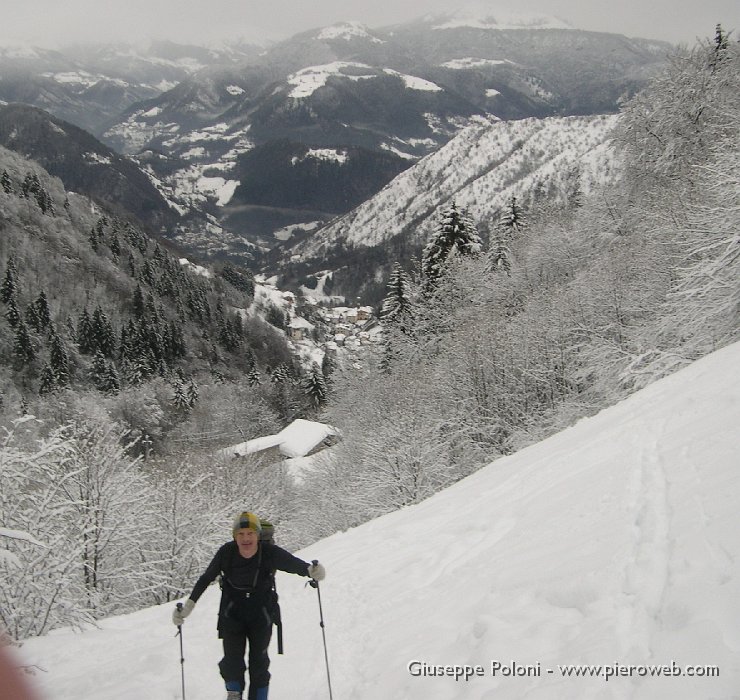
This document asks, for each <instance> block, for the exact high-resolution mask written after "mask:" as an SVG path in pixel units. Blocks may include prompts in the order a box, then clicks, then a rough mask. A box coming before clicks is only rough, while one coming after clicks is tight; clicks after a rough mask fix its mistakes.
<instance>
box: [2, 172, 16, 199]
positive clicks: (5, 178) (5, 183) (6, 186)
mask: <svg viewBox="0 0 740 700" xmlns="http://www.w3.org/2000/svg"><path fill="white" fill-rule="evenodd" d="M0 186H2V188H3V192H5V194H13V182H12V181H11V179H10V175H8V171H7V170H3V174H2V175H0Z"/></svg>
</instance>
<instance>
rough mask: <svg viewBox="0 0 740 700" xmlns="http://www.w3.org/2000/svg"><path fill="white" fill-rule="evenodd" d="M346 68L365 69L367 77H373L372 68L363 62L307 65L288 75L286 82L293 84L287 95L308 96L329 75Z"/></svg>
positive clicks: (319, 86) (320, 85)
mask: <svg viewBox="0 0 740 700" xmlns="http://www.w3.org/2000/svg"><path fill="white" fill-rule="evenodd" d="M347 69H352V70H356V69H360V70H367V71H369V72H370V75H368V77H374V71H373V69H372V68H370V66H367V65H365V64H364V63H354V62H346V61H334V62H332V63H326V64H324V65H320V66H309V67H307V68H303V69H302V70H299V71H298V72H297V73H294V74H293V75H291V76H289V77H288V84H289V85H292V86H293V89H292V90H291V91H290V93H289V94H288V97H293V98H295V99H299V98H303V97H310V96H311V95H313V93H314V92H316V90H318V89H319V88H321V87H324V85H326V81H327V80H328V79H329V77H330V76H332V75H342V74H343V72H344V71H345V70H347ZM345 77H348V76H345ZM352 77H354V78H357V77H359V76H357V75H354V76H352Z"/></svg>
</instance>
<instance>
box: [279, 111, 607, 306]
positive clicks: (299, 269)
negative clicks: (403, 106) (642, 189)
mask: <svg viewBox="0 0 740 700" xmlns="http://www.w3.org/2000/svg"><path fill="white" fill-rule="evenodd" d="M617 120H618V117H617V116H606V115H600V116H594V117H552V118H548V119H522V120H517V121H492V120H487V119H481V120H479V121H478V123H476V124H474V125H472V126H470V127H468V128H467V129H464V130H463V131H461V132H460V133H459V134H458V135H457V136H456V137H455V138H454V139H452V140H451V141H450V142H449V143H448V144H446V145H445V146H443V147H441V148H440V149H439V150H438V151H436V152H435V153H433V154H431V155H429V156H427V157H426V158H424V159H422V160H421V161H419V162H418V163H417V164H415V165H414V166H412V167H411V168H409V169H408V170H406V171H405V172H403V173H401V174H400V175H398V176H397V177H396V178H394V179H393V180H392V181H391V182H390V183H388V185H386V186H385V187H384V188H383V189H382V190H381V191H380V192H379V193H378V194H376V195H375V196H374V197H372V198H371V199H368V200H367V201H365V202H363V203H362V204H361V205H360V206H358V207H357V208H356V209H354V210H353V211H351V212H349V213H348V214H345V215H344V216H342V217H337V218H336V219H335V220H334V221H332V222H331V223H330V224H328V225H327V226H324V227H323V228H320V229H319V230H318V231H316V232H315V233H314V234H313V235H311V236H310V237H305V236H296V237H295V238H288V239H287V240H286V241H285V242H284V243H282V244H280V245H279V246H278V247H277V248H276V249H275V251H274V252H273V254H272V255H271V256H270V264H271V265H272V266H273V267H274V269H276V270H281V271H282V272H283V274H284V275H285V282H286V284H296V283H299V284H300V283H305V281H306V280H307V279H310V278H311V277H312V276H315V275H318V276H323V275H325V274H326V270H327V269H328V270H333V271H334V273H333V275H332V279H333V283H334V290H335V293H338V294H346V295H347V296H349V297H351V298H353V297H354V296H356V295H358V294H363V295H367V294H368V293H370V294H373V293H377V290H376V289H375V286H374V283H375V281H376V280H377V279H379V278H381V279H387V275H388V273H389V271H390V267H391V266H392V265H393V263H394V262H395V261H396V260H399V259H400V260H402V261H404V262H407V261H408V260H409V259H410V258H411V257H412V256H413V255H418V254H419V252H420V250H421V248H422V247H423V245H424V243H426V241H427V240H428V239H429V236H430V235H431V233H432V232H433V230H434V229H435V227H436V226H437V225H438V221H439V216H440V213H441V212H442V211H443V210H444V209H445V208H447V207H448V206H449V205H450V204H451V203H452V202H455V203H456V204H457V205H458V206H459V207H461V208H465V209H468V211H469V212H470V215H471V216H472V218H473V220H474V221H475V223H476V224H477V225H478V226H479V228H480V229H481V231H482V232H483V233H484V234H485V233H486V232H487V229H488V227H489V226H490V225H491V223H492V222H494V221H496V220H497V219H498V217H499V215H500V212H501V211H502V210H503V209H504V207H505V206H506V204H507V203H508V202H509V201H510V200H511V198H512V196H514V197H516V198H517V200H518V201H519V202H520V203H521V206H523V207H524V208H525V209H530V208H531V207H532V206H534V205H541V204H542V203H543V202H545V201H548V202H551V203H558V202H560V203H564V202H566V201H567V200H568V199H569V198H570V197H573V196H574V195H575V194H576V193H577V192H579V193H581V194H583V195H587V194H588V193H590V192H591V191H593V190H594V189H595V188H596V187H597V186H599V185H602V184H605V183H607V182H609V181H610V180H611V179H612V178H613V177H614V176H615V155H614V153H613V151H612V148H611V146H610V139H611V131H612V130H613V129H614V126H615V125H616V124H617ZM451 163H454V164H455V167H450V164H451ZM359 259H362V260H363V262H364V265H363V267H362V269H358V268H357V266H356V265H353V264H352V263H353V262H354V261H356V260H359ZM345 266H347V267H345ZM381 293H382V292H381Z"/></svg>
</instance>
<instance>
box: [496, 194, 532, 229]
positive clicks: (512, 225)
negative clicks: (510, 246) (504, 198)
mask: <svg viewBox="0 0 740 700" xmlns="http://www.w3.org/2000/svg"><path fill="white" fill-rule="evenodd" d="M526 224H527V220H526V217H525V215H524V210H523V209H522V207H521V206H520V205H519V202H518V201H517V198H516V197H515V196H514V195H512V197H511V199H510V200H509V202H508V205H507V207H506V208H505V209H504V210H503V212H501V216H500V217H499V220H498V229H499V230H501V231H502V232H503V234H504V238H505V239H511V238H513V237H514V236H515V235H516V234H518V233H520V232H521V231H522V230H523V229H524V227H525V226H526Z"/></svg>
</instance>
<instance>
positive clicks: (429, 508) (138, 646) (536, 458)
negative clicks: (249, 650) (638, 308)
mask: <svg viewBox="0 0 740 700" xmlns="http://www.w3.org/2000/svg"><path fill="white" fill-rule="evenodd" d="M738 363H740V345H738V344H735V345H732V346H729V347H727V348H725V349H723V350H720V351H718V352H715V353H714V354H712V355H710V356H708V357H706V358H704V359H702V360H699V361H697V362H695V363H694V364H693V365H691V366H689V367H687V368H686V369H684V370H682V371H680V372H678V373H676V374H674V375H672V376H670V377H668V378H666V379H663V380H661V381H659V382H656V383H655V384H653V385H651V386H650V387H648V388H646V389H644V390H642V391H640V392H638V393H636V394H635V395H633V396H632V397H631V398H629V399H627V400H626V401H623V402H622V403H620V404H618V405H616V406H613V407H611V408H608V409H606V410H604V411H602V412H601V413H600V414H598V415H596V416H594V417H593V418H590V419H587V420H582V421H581V422H579V423H578V424H577V425H575V426H574V427H572V428H570V429H568V430H566V431H564V432H562V433H560V434H557V435H555V436H553V437H552V438H550V439H548V440H545V441H544V442H542V443H539V444H536V445H533V446H531V447H529V448H527V449H524V450H522V451H521V452H519V453H516V454H514V455H511V456H509V457H506V458H502V459H499V460H498V461H496V462H494V463H492V464H490V465H489V466H487V467H486V468H484V469H482V470H481V471H479V472H477V473H476V474H474V475H472V476H470V477H468V478H467V479H465V480H463V481H462V482H459V483H458V484H456V485H454V486H452V487H450V488H448V489H447V490H445V491H443V492H440V493H438V494H436V495H435V496H433V497H432V498H430V499H428V500H427V501H425V502H423V503H420V504H418V505H415V506H412V507H408V508H405V509H403V510H401V511H397V512H394V513H392V514H389V515H387V516H384V517H382V518H379V519H377V520H375V521H373V522H370V523H367V524H365V525H362V526H360V527H358V528H356V529H353V530H351V531H348V532H343V533H339V534H336V535H334V536H332V537H330V538H328V539H326V540H323V541H320V542H316V543H315V544H314V545H312V546H311V547H308V548H307V549H306V550H305V551H304V552H302V553H299V554H300V555H301V556H303V557H304V558H306V559H312V558H318V559H320V560H321V561H322V562H323V563H324V564H325V565H326V567H327V570H328V576H327V579H326V581H325V582H324V583H323V584H322V587H321V593H322V600H323V610H324V616H325V620H326V628H325V630H326V637H327V642H328V651H329V660H330V664H331V678H332V684H333V690H334V696H335V697H340V698H341V697H351V698H356V699H357V700H363V699H367V700H375V699H376V698H378V697H385V696H389V697H403V698H407V699H408V700H421V699H422V698H423V699H424V700H430V699H431V700H437V699H438V700H453V699H460V700H463V699H464V700H472V699H477V698H480V699H481V700H482V699H483V698H490V697H492V696H493V695H495V697H497V698H504V699H506V698H510V699H511V700H514V699H518V698H522V697H525V696H526V697H537V698H540V699H542V700H561V699H562V698H565V697H567V698H574V699H576V700H577V699H581V698H582V699H584V700H585V699H587V698H588V699H589V700H590V699H592V698H625V699H626V698H630V699H631V700H663V699H665V700H709V698H720V697H722V698H730V697H733V694H734V692H735V691H736V689H737V687H738V683H740V665H738V661H737V659H738V655H737V650H738V639H737V630H738V629H739V628H740V605H739V603H738V601H740V570H739V569H738V562H739V561H740V549H739V545H738V539H737V536H736V520H737V511H738V508H739V507H740V480H739V479H740V473H739V472H738V470H737V454H738V450H739V449H740V442H739V440H738V434H737V430H736V426H737V424H738V421H740V375H738V372H737V370H736V368H737V366H738ZM223 531H224V539H226V537H227V536H228V525H227V523H223ZM206 563H207V562H206V561H205V560H204V561H203V562H202V564H203V566H205V564H206ZM278 587H279V590H280V593H281V603H282V608H283V619H284V623H285V634H286V636H285V643H286V654H285V656H283V657H279V656H276V655H274V647H273V666H272V671H273V683H272V686H273V691H274V694H275V695H276V696H277V697H296V698H297V697H302V698H308V699H315V700H319V698H325V697H327V695H328V693H327V687H326V671H325V666H324V658H323V648H322V642H321V630H320V628H319V624H318V609H317V605H316V596H315V594H314V592H313V590H312V589H310V588H307V587H305V581H304V580H301V579H298V578H296V577H292V576H288V575H280V576H279V581H278ZM217 600H218V591H217V589H215V588H214V589H212V590H210V591H209V592H207V593H206V595H205V596H204V598H203V599H202V600H201V602H200V603H199V605H198V607H197V608H196V610H195V612H194V613H193V615H192V616H191V617H190V618H189V620H188V621H187V622H186V624H185V627H184V637H183V641H184V655H185V664H184V667H183V668H184V672H185V679H186V689H187V697H190V698H194V699H195V700H200V699H203V700H205V698H208V697H213V695H214V693H215V694H218V693H220V692H221V682H220V678H219V677H218V671H217V668H216V663H217V661H218V659H219V657H220V644H219V642H218V640H217V639H216V632H215V628H214V627H215V625H214V622H215V614H216V605H217ZM171 611H172V603H169V604H167V605H164V606H159V607H155V608H151V609H149V610H143V611H140V612H137V613H134V614H131V615H125V616H120V617H115V618H111V619H108V620H103V621H101V622H100V624H99V625H98V626H97V628H95V629H93V628H89V629H86V630H84V631H83V632H82V633H75V632H72V631H70V630H58V631H56V632H53V633H51V634H49V635H47V636H46V637H42V638H36V639H32V640H29V641H28V642H27V643H26V644H24V646H23V648H22V649H21V654H22V659H23V660H24V662H25V663H26V664H28V665H30V666H33V667H35V668H42V669H43V670H44V672H43V673H38V674H37V676H36V679H35V680H36V681H37V682H38V683H39V684H40V687H41V688H42V690H43V692H44V696H43V697H44V698H46V700H80V699H81V698H92V697H95V698H98V699H99V700H134V698H140V697H147V698H151V700H165V699H167V700H169V699H171V698H174V697H179V693H180V664H179V662H178V661H179V648H178V642H177V640H176V638H175V637H174V636H173V634H174V629H173V627H172V624H171V621H170V615H171ZM379 640H382V643H380V641H379ZM273 644H274V643H273ZM413 660H417V661H419V662H422V663H423V664H426V665H427V668H428V667H430V666H435V667H436V666H437V665H450V664H469V665H473V666H475V665H481V666H482V668H483V672H482V673H483V675H482V676H480V677H473V678H471V679H470V680H468V681H463V680H459V681H455V680H454V679H453V678H450V677H439V676H437V677H434V676H429V675H427V676H426V677H414V676H412V675H411V674H410V673H409V670H408V664H409V662H411V661H413ZM496 660H498V661H500V662H501V663H502V664H503V665H504V666H506V667H509V668H510V667H511V664H512V663H514V662H515V663H516V664H518V665H519V666H520V667H525V666H528V665H529V666H531V667H533V669H535V670H536V669H537V668H539V669H540V675H530V676H519V675H508V676H507V675H504V674H502V673H501V672H499V673H497V674H496V675H495V676H493V675H492V674H491V672H490V669H491V664H492V662H493V661H496ZM571 664H591V665H601V666H602V668H603V665H606V666H608V667H610V668H611V669H612V670H614V665H615V664H620V665H624V666H625V667H628V666H630V665H633V666H636V667H638V668H635V669H633V670H632V671H631V672H630V671H629V669H628V668H625V673H624V674H622V675H621V677H614V676H612V677H611V678H609V679H607V678H605V677H603V674H604V671H603V670H602V671H601V673H602V677H596V678H584V677H564V676H563V675H562V673H561V671H560V667H561V666H564V665H571ZM651 664H654V665H658V666H660V667H661V668H662V667H663V666H668V667H669V668H670V669H673V668H674V667H675V668H678V669H685V668H686V667H688V666H689V665H691V666H693V667H701V668H699V669H697V670H698V671H699V673H697V676H698V677H688V676H683V677H650V676H649V671H648V670H640V669H641V667H642V666H645V665H651ZM671 664H675V666H671ZM706 667H718V668H719V676H718V677H710V676H709V675H708V674H710V673H712V671H711V669H707V668H706ZM551 671H552V672H551ZM597 673H598V672H597ZM630 674H631V675H630Z"/></svg>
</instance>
